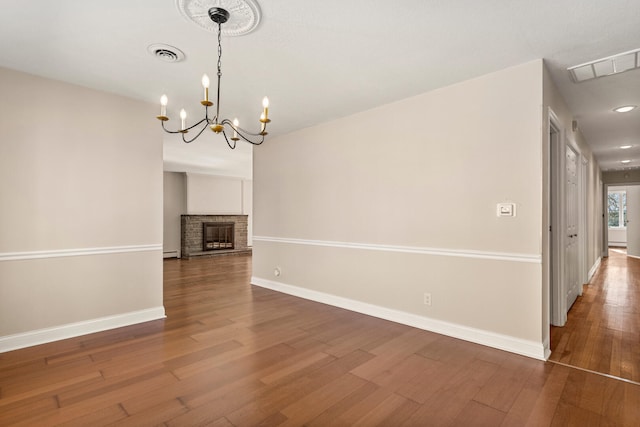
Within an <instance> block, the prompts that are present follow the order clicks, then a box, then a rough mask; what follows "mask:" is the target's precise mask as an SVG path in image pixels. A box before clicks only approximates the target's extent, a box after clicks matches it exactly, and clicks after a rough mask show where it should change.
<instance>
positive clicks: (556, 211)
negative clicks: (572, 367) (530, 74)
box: [547, 109, 566, 326]
mask: <svg viewBox="0 0 640 427" xmlns="http://www.w3.org/2000/svg"><path fill="white" fill-rule="evenodd" d="M547 134H548V135H549V164H550V167H549V190H550V191H549V212H548V214H549V224H550V227H549V246H550V248H549V249H550V257H549V261H550V266H549V322H550V323H551V324H552V325H556V326H562V325H564V323H565V322H566V309H565V310H564V317H563V307H564V306H566V300H565V298H563V297H562V295H564V294H566V291H565V292H562V290H563V283H564V281H563V280H562V278H563V277H564V264H563V263H562V261H563V258H564V256H563V255H562V252H563V251H562V249H563V248H564V242H565V239H564V238H563V236H564V235H565V234H566V233H564V232H563V230H564V229H565V227H564V222H565V221H564V220H563V215H562V214H563V212H564V209H563V206H564V203H563V202H564V200H565V194H564V193H565V191H564V185H562V184H564V175H565V174H564V167H565V153H564V152H563V151H564V150H563V149H564V146H565V142H564V129H563V127H562V124H561V123H560V120H559V119H558V117H557V116H556V114H555V113H554V112H553V110H551V109H549V120H548V123H547Z"/></svg>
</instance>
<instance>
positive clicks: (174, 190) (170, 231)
mask: <svg viewBox="0 0 640 427" xmlns="http://www.w3.org/2000/svg"><path fill="white" fill-rule="evenodd" d="M163 181H164V188H163V190H164V191H163V206H164V221H163V224H164V231H163V241H162V249H163V252H164V253H165V254H169V255H170V254H173V253H176V254H178V256H180V215H184V214H186V213H187V180H186V175H185V174H184V173H182V172H165V173H164V180H163Z"/></svg>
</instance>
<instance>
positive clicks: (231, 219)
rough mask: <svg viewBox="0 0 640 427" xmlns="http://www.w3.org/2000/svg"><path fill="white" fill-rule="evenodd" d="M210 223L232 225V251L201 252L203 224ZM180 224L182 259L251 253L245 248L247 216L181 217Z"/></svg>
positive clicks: (249, 249)
mask: <svg viewBox="0 0 640 427" xmlns="http://www.w3.org/2000/svg"><path fill="white" fill-rule="evenodd" d="M212 222H218V223H233V224H234V227H233V228H234V237H233V241H234V248H233V249H223V250H220V249H217V250H203V249H204V248H203V244H202V242H203V236H202V233H203V224H205V223H212ZM180 223H181V224H180V231H181V232H180V236H181V237H180V246H181V249H182V250H181V252H182V258H186V259H189V258H193V257H201V256H214V255H229V254H242V253H251V248H250V247H248V246H247V225H248V215H204V214H203V215H181V221H180Z"/></svg>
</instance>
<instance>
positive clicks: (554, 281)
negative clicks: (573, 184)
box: [547, 109, 588, 326]
mask: <svg viewBox="0 0 640 427" xmlns="http://www.w3.org/2000/svg"><path fill="white" fill-rule="evenodd" d="M547 130H548V134H549V148H548V149H549V153H550V168H549V169H550V171H549V174H550V177H549V187H550V188H549V189H550V192H549V212H548V215H549V219H550V221H549V224H550V226H551V227H550V229H549V233H550V235H549V246H550V254H551V255H550V257H549V260H550V264H551V265H550V268H549V322H550V323H551V324H552V325H554V326H564V324H565V323H566V322H567V312H568V311H569V307H567V299H566V295H567V291H568V289H567V283H566V281H565V275H566V262H565V253H564V248H565V247H566V245H567V243H568V241H567V240H568V239H567V235H566V232H565V231H566V228H567V224H566V222H567V221H566V211H567V203H566V191H565V181H566V147H567V146H568V147H570V148H571V149H572V150H573V151H575V152H576V154H577V167H578V170H577V171H576V172H577V177H578V210H579V213H578V269H579V270H578V277H579V279H580V281H581V282H582V283H579V286H580V288H579V290H578V292H579V295H582V284H583V283H585V281H584V279H583V278H584V277H585V275H586V274H588V272H587V271H586V270H587V267H586V264H587V262H586V256H587V255H586V252H587V248H586V244H587V239H586V202H587V200H586V199H587V196H586V187H587V186H586V175H585V174H586V169H587V168H586V165H587V164H588V163H587V162H586V159H585V158H584V156H583V155H582V151H581V150H580V148H579V147H578V145H577V144H576V142H575V140H574V139H573V138H571V137H570V136H569V135H567V133H566V130H565V129H564V127H563V126H562V124H561V122H560V120H559V119H558V116H557V115H556V114H555V113H554V112H553V110H551V109H549V120H548V128H547Z"/></svg>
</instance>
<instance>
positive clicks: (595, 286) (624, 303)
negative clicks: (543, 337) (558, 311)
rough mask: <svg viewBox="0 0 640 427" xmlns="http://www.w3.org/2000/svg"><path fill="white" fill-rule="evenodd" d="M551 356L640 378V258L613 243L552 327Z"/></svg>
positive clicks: (631, 378)
mask: <svg viewBox="0 0 640 427" xmlns="http://www.w3.org/2000/svg"><path fill="white" fill-rule="evenodd" d="M551 350H552V354H551V358H550V360H554V361H558V362H562V363H566V364H568V365H572V366H577V367H581V368H584V369H590V370H593V371H596V372H602V373H604V374H609V375H613V376H616V377H621V378H625V379H628V380H632V381H636V382H640V259H635V258H630V257H627V256H626V251H625V250H624V249H615V248H612V249H610V250H609V257H608V258H605V259H604V261H602V264H601V266H600V268H599V270H598V272H597V273H596V275H595V276H594V277H593V279H592V280H591V283H590V284H589V285H585V286H584V287H583V294H582V296H581V297H578V299H577V300H576V302H575V303H574V305H573V307H571V310H569V315H568V320H567V324H566V325H565V326H564V327H561V328H556V327H552V328H551Z"/></svg>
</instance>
